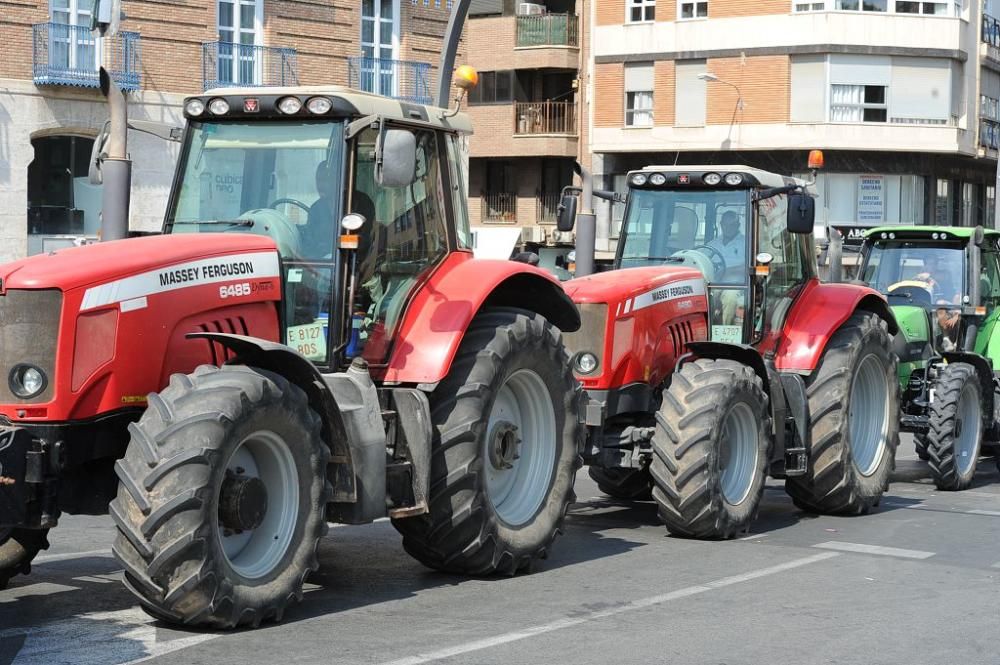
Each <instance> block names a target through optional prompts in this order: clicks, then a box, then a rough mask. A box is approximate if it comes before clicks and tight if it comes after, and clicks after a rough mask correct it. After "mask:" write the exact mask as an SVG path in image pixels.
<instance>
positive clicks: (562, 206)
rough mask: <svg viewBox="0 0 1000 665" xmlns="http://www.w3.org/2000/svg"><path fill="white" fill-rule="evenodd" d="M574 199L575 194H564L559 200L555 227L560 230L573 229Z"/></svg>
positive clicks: (574, 216) (574, 221)
mask: <svg viewBox="0 0 1000 665" xmlns="http://www.w3.org/2000/svg"><path fill="white" fill-rule="evenodd" d="M576 201H577V200H576V196H574V195H573V194H565V195H564V196H563V197H562V200H561V201H560V202H559V208H558V209H557V210H556V213H557V215H558V218H557V219H556V228H557V229H559V230H560V231H563V232H566V231H572V230H573V226H574V225H575V224H576Z"/></svg>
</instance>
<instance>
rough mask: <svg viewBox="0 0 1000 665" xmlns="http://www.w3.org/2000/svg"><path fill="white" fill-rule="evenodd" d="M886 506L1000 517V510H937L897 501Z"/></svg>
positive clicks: (889, 502)
mask: <svg viewBox="0 0 1000 665" xmlns="http://www.w3.org/2000/svg"><path fill="white" fill-rule="evenodd" d="M885 505H887V506H891V507H893V508H905V509H907V510H922V511H924V512H928V513H954V514H955V515H982V516H985V517H1000V510H979V509H972V510H959V509H958V508H947V507H940V508H935V507H934V506H923V505H917V506H915V505H913V504H909V503H898V502H895V501H886V502H885Z"/></svg>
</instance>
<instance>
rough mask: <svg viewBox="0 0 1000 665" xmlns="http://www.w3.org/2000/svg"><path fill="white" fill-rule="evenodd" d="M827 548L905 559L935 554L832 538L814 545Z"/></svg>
mask: <svg viewBox="0 0 1000 665" xmlns="http://www.w3.org/2000/svg"><path fill="white" fill-rule="evenodd" d="M813 547H818V548H820V549H825V550H837V551H840V552H854V553H856V554H878V555H880V556H895V557H902V558H904V559H929V558H931V557H932V556H934V554H935V553H934V552H921V551H920V550H903V549H899V548H898V547H882V546H881V545H864V544H862V543H842V542H838V541H836V540H831V541H828V542H825V543H819V544H818V545H813Z"/></svg>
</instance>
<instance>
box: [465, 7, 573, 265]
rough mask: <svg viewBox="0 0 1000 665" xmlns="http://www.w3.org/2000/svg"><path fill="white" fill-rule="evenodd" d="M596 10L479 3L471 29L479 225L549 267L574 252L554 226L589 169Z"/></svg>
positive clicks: (473, 188) (472, 196)
mask: <svg viewBox="0 0 1000 665" xmlns="http://www.w3.org/2000/svg"><path fill="white" fill-rule="evenodd" d="M589 6H590V3H589V2H588V1H586V0H536V2H515V1H514V0H474V2H473V4H472V9H471V11H470V16H469V19H468V22H467V24H466V29H465V44H466V45H467V51H468V52H467V57H466V61H467V62H468V63H469V64H470V65H472V66H473V67H475V68H476V69H477V70H479V72H480V85H479V87H478V88H477V89H476V90H475V91H473V93H472V96H471V98H470V105H469V114H470V115H471V116H472V121H473V126H474V127H475V134H474V135H473V137H472V140H471V144H470V165H469V201H470V205H469V208H470V215H471V217H472V223H473V225H474V228H477V229H480V230H484V229H485V230H496V231H499V232H502V231H503V230H504V229H507V230H508V233H507V236H508V237H510V238H516V239H518V240H519V241H520V244H521V246H523V247H526V248H529V249H532V250H534V251H536V252H538V253H539V254H540V256H541V258H542V265H544V266H546V267H549V268H552V267H554V265H555V261H556V259H557V258H559V257H562V256H563V255H565V254H566V253H567V252H569V251H570V250H571V249H572V244H573V234H572V233H560V232H559V231H557V230H556V227H555V221H556V219H555V218H556V208H557V206H558V204H559V194H560V192H561V190H562V188H563V187H565V186H566V185H569V184H572V182H573V178H574V175H573V173H574V171H573V166H574V163H576V162H577V161H581V162H583V163H588V162H589V151H588V148H587V143H586V136H587V126H588V125H587V117H588V115H587V106H586V104H585V101H584V96H583V94H582V91H583V85H584V83H585V81H586V80H587V59H586V57H585V54H586V53H587V49H588V41H589V38H590V32H589V30H590V20H589ZM479 235H480V237H481V238H484V239H487V238H493V237H495V236H491V235H490V233H489V231H487V232H486V233H482V232H480V234H479ZM491 241H492V240H487V242H491ZM498 242H499V241H498ZM560 263H561V258H560Z"/></svg>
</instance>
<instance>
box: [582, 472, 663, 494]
mask: <svg viewBox="0 0 1000 665" xmlns="http://www.w3.org/2000/svg"><path fill="white" fill-rule="evenodd" d="M587 472H588V473H589V474H590V477H591V478H592V479H593V481H594V482H595V483H597V487H598V489H600V490H601V491H602V492H604V493H605V494H607V495H608V496H610V497H614V498H615V499H627V500H629V501H649V500H650V499H652V498H653V478H652V477H651V476H650V475H649V469H605V468H603V467H600V466H590V467H587Z"/></svg>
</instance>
